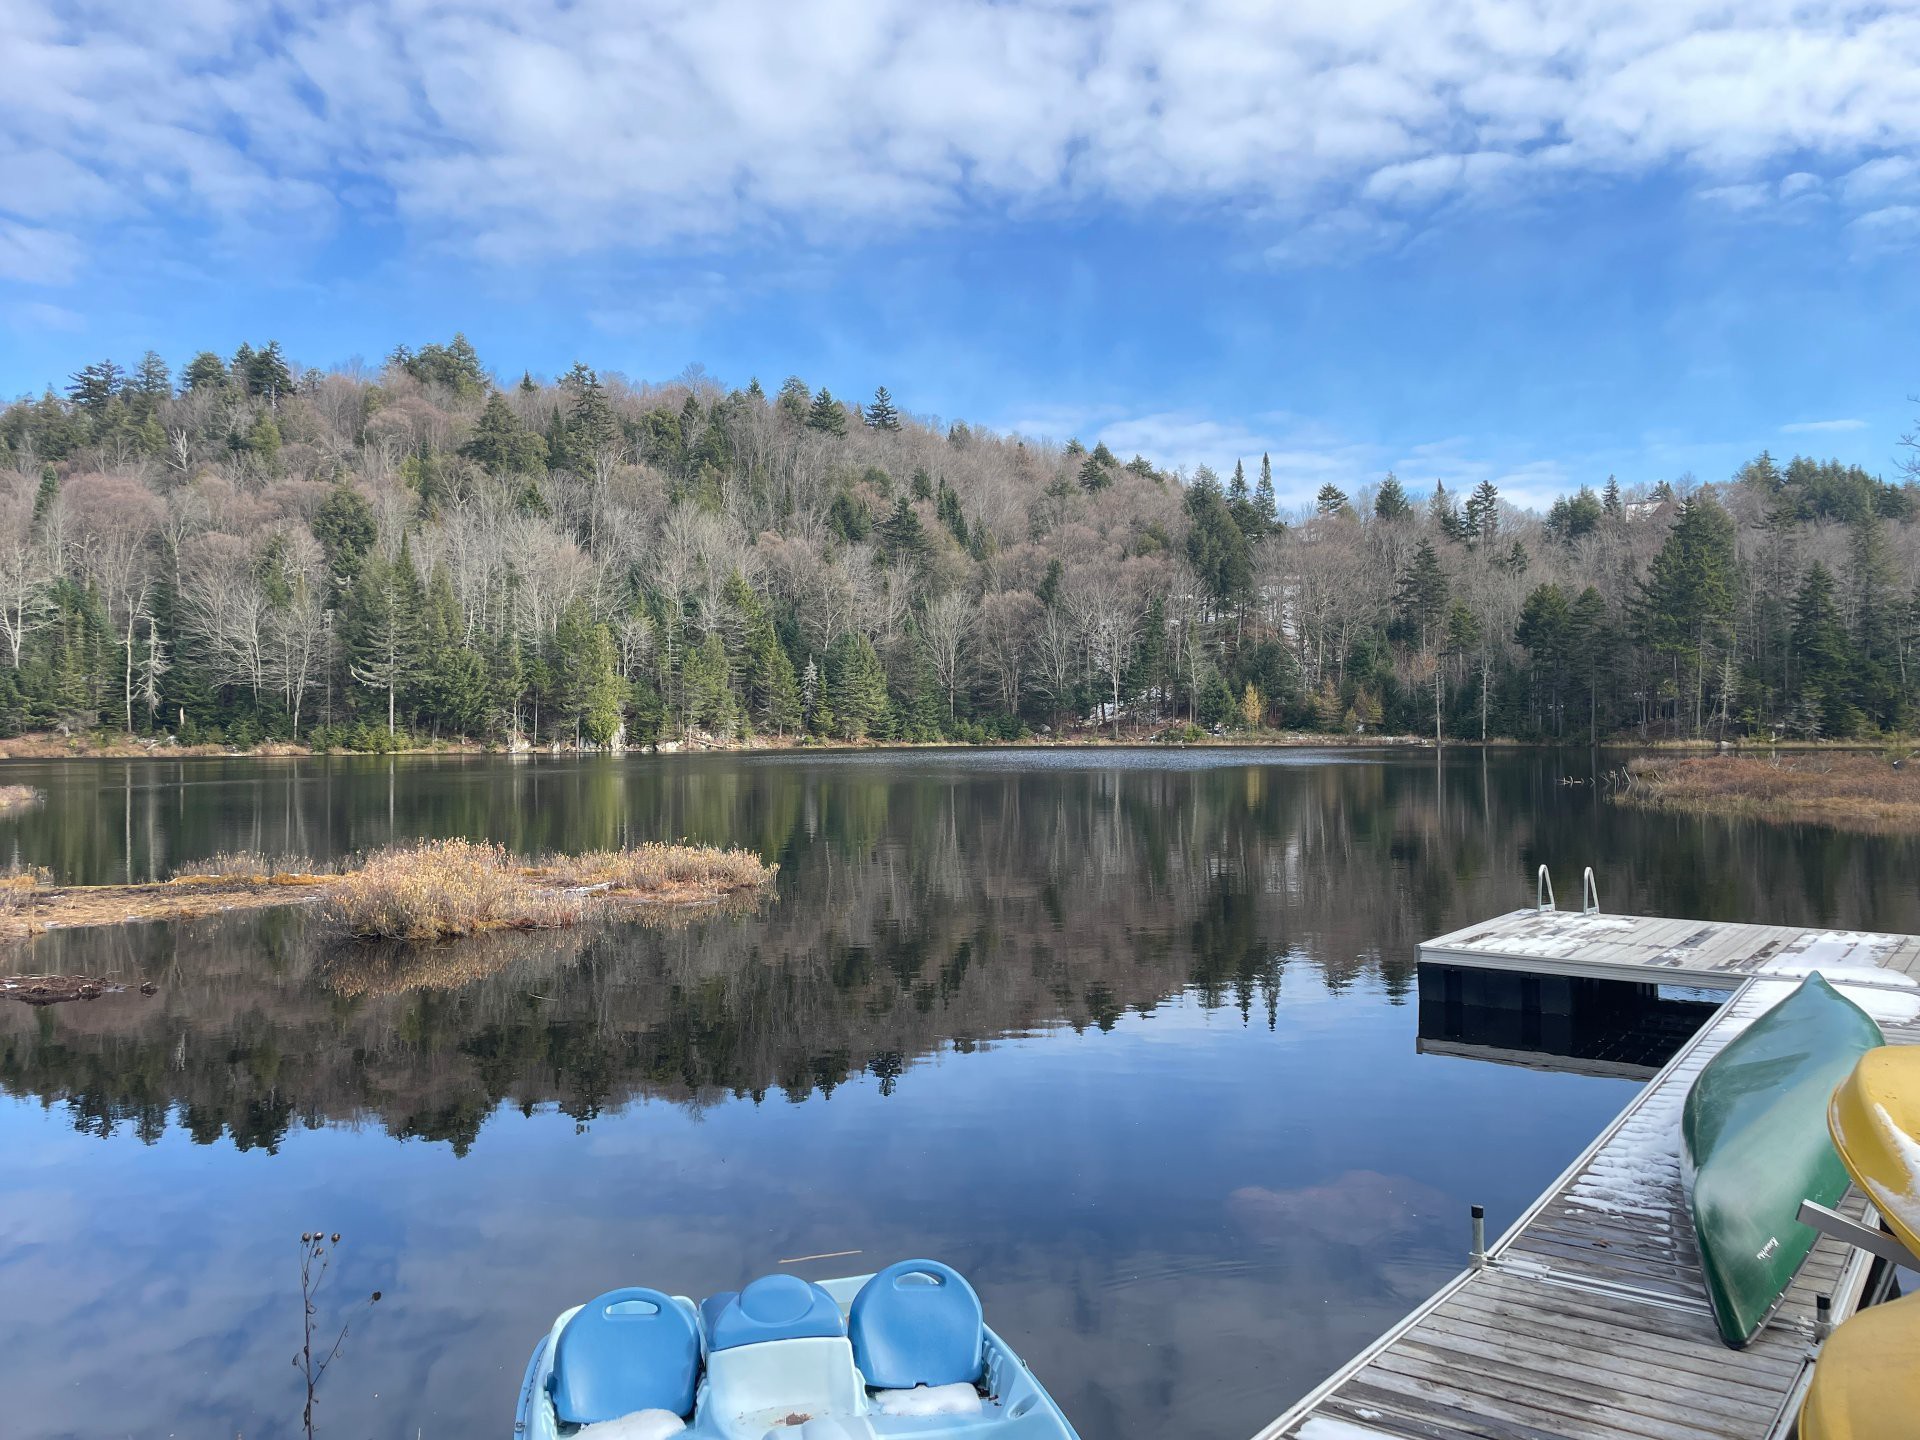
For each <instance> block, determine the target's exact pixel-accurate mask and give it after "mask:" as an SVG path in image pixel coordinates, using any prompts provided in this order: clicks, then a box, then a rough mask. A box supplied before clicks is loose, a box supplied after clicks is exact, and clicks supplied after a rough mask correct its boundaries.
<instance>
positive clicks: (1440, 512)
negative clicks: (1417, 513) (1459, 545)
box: [1427, 480, 1466, 540]
mask: <svg viewBox="0 0 1920 1440" xmlns="http://www.w3.org/2000/svg"><path fill="white" fill-rule="evenodd" d="M1427 518H1428V519H1429V520H1431V521H1432V522H1433V524H1434V528H1435V529H1437V530H1438V531H1439V532H1440V533H1441V534H1442V535H1444V536H1445V537H1446V538H1447V539H1449V540H1460V539H1462V538H1464V536H1465V534H1466V522H1465V521H1463V520H1462V519H1461V518H1460V507H1459V506H1457V505H1455V504H1454V503H1453V497H1452V496H1451V495H1449V494H1447V487H1446V485H1445V484H1444V483H1443V482H1442V481H1439V480H1436V481H1434V482H1433V498H1432V499H1431V500H1429V501H1428V502H1427Z"/></svg>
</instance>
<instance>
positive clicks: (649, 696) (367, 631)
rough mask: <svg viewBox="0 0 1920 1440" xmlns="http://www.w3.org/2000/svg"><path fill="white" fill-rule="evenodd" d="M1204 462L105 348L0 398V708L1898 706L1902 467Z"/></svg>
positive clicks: (935, 427) (722, 713) (725, 394)
mask: <svg viewBox="0 0 1920 1440" xmlns="http://www.w3.org/2000/svg"><path fill="white" fill-rule="evenodd" d="M1221 462H1222V467H1223V469H1224V468H1225V467H1226V466H1228V465H1230V466H1231V470H1230V472H1229V474H1230V478H1227V479H1224V480H1223V479H1221V478H1220V477H1219V476H1217V475H1215V474H1214V473H1213V472H1212V471H1209V470H1202V471H1200V472H1199V473H1198V474H1196V475H1194V476H1191V477H1182V476H1176V475H1169V474H1165V473H1162V472H1160V471H1157V470H1156V469H1155V468H1154V467H1153V466H1152V465H1150V464H1148V463H1147V462H1146V461H1144V460H1142V459H1139V458H1138V457H1135V458H1133V459H1131V460H1124V461H1123V460H1122V459H1121V458H1120V457H1119V456H1116V455H1113V454H1111V453H1109V452H1108V450H1107V449H1106V447H1105V446H1103V445H1096V446H1095V447H1094V448H1093V449H1092V450H1091V451H1088V450H1086V449H1084V448H1083V447H1082V446H1081V445H1079V444H1078V443H1076V442H1070V443H1069V444H1067V445H1066V446H1065V447H1064V448H1061V447H1058V446H1055V445H1052V444H1042V443H1036V442H1033V441H1027V440H1022V439H1020V438H1017V437H1010V436H1000V435H995V434H991V433H988V432H985V431H982V430H976V429H972V428H970V427H968V426H967V425H965V424H961V423H955V424H951V425H944V424H927V423H922V422H919V421H917V420H915V419H913V418H910V417H909V416H907V415H905V414H904V413H902V412H901V411H900V410H899V409H898V408H897V406H896V405H895V403H894V401H893V400H892V398H891V397H890V396H889V395H888V393H887V391H886V390H885V389H884V388H883V389H880V390H877V391H876V392H875V393H874V395H873V397H872V400H871V401H870V402H869V403H867V404H865V405H854V404H848V403H845V402H843V401H841V400H840V399H838V398H836V397H834V396H833V395H832V394H830V393H829V392H828V391H827V390H826V389H824V388H822V389H820V390H819V391H817V392H815V391H812V390H810V389H809V388H808V386H807V385H806V384H805V383H803V382H802V381H800V380H798V379H789V380H788V381H786V382H785V383H784V384H783V385H781V386H780V387H779V389H778V391H777V392H776V393H774V394H771V395H769V394H767V393H765V392H764V391H763V390H762V388H761V387H760V385H759V384H758V383H757V382H756V383H754V384H751V385H749V386H748V387H747V388H746V389H744V390H728V389H726V388H724V387H723V386H721V385H719V384H717V383H715V382H713V381H712V380H711V379H709V378H707V377H706V376H704V375H703V374H701V373H699V372H697V371H696V372H692V373H690V374H689V375H688V376H686V377H683V378H682V379H681V380H679V381H676V382H673V383H670V384H663V385H643V384H635V383H630V382H627V381H624V380H620V379H617V378H614V377H602V376H599V375H597V374H596V373H595V372H594V371H592V370H590V369H588V368H587V367H585V366H584V365H580V366H576V367H575V368H574V369H573V370H572V371H570V372H569V373H568V374H567V375H565V376H564V377H562V378H561V379H560V380H559V381H557V382H555V383H551V384H547V383H541V382H538V381H536V380H534V379H533V378H532V377H531V376H523V377H522V378H520V379H519V380H518V381H508V382H506V383H504V384H503V383H500V382H498V381H496V379H495V378H494V377H493V376H492V375H490V374H489V373H488V371H487V370H486V369H485V368H484V367H483V366H482V364H481V361H480V358H479V357H478V356H477V355H476V354H475V353H474V351H473V349H472V348H471V347H470V346H469V345H468V344H467V342H466V341H465V340H464V339H463V338H462V337H459V336H456V337H455V338H454V339H453V341H452V342H451V343H449V344H446V345H438V344H433V345H425V346H422V347H421V348H420V349H418V350H408V349H402V350H399V351H396V352H395V353H394V355H393V356H392V357H390V359H389V360H388V361H387V363H386V364H385V365H384V366H383V367H382V368H381V369H380V370H378V371H377V372H372V371H367V370H364V369H361V368H358V367H351V368H347V369H342V370H331V371H327V370H305V371H302V370H300V369H298V368H297V367H295V366H294V365H293V364H292V363H291V362H289V360H288V359H287V358H286V357H285V356H284V355H283V354H282V353H281V350H280V347H279V346H278V345H276V344H268V345H266V346H265V347H263V348H260V349H254V348H252V347H251V346H242V347H241V349H240V351H239V353H237V354H235V355H234V356H232V357H231V358H230V359H223V358H222V357H220V356H218V355H214V354H212V353H203V354H200V355H198V356H195V357H193V359H192V360H191V361H190V362H189V363H188V364H187V365H186V366H185V368H184V370H183V371H182V373H181V374H180V375H179V376H178V377H177V383H176V377H174V376H173V375H172V373H171V372H170V370H169V367H168V365H167V364H166V363H165V362H164V361H163V360H162V359H161V358H160V357H159V356H157V355H154V354H152V353H149V354H148V355H146V356H145V357H144V358H143V359H142V360H141V361H140V362H139V363H138V365H137V366H135V367H134V368H133V369H132V370H131V371H127V370H123V369H122V368H121V367H120V366H119V365H118V364H115V363H113V362H109V361H102V362H100V363H97V364H94V365H90V366H88V367H87V368H86V369H84V370H82V371H80V372H79V373H78V374H76V375H74V376H73V377H72V379H71V383H70V384H69V385H68V386H67V387H66V390H65V393H64V394H57V393H55V392H53V391H51V390H49V391H48V392H47V393H46V394H44V395H43V396H41V397H40V398H38V399H33V398H31V397H29V398H25V399H22V400H20V401H18V402H16V403H15V404H13V405H12V406H10V407H9V408H8V409H7V410H6V411H5V412H4V413H0V729H4V731H5V732H7V733H19V732H21V731H23V730H29V729H41V728H59V729H63V730H67V731H91V730H96V729H115V730H128V731H133V732H138V733H142V734H147V733H163V732H170V733H173V734H176V735H178V736H179V737H180V738H181V739H183V740H225V741H227V742H229V743H238V744H245V743H251V742H255V741H259V740H262V739H268V738H289V739H292V738H298V739H302V740H310V741H314V742H317V743H320V744H326V745H349V746H353V747H356V748H384V747H386V746H389V745H398V744H411V743H416V742H417V741H419V740H421V739H427V738H454V737H466V738H469V739H473V740H483V741H488V742H495V743H519V742H531V743H537V744H549V743H562V744H575V743H579V744H589V745H605V744H610V743H627V744H637V743H645V742H648V741H653V740H658V739H670V738H678V737H682V736H688V735H695V734H699V735H705V736H712V737H735V736H747V735H761V736H795V735H802V734H811V735H819V736H828V737H836V738H842V739H862V738H900V739H914V740H925V739H937V738H941V737H948V738H954V739H966V740H976V741H978V740H986V739H993V738H1013V737H1016V736H1018V735H1020V734H1022V733H1024V732H1027V731H1032V730H1038V729H1040V728H1041V727H1046V728H1047V729H1049V730H1056V731H1057V730H1059V729H1061V728H1063V727H1076V726H1084V725H1097V726H1102V727H1111V728H1112V729H1113V730H1114V731H1116V732H1119V733H1135V734H1139V733H1159V732H1161V731H1163V730H1165V729H1166V728H1167V727H1178V726H1184V725H1187V724H1198V725H1200V726H1204V727H1208V728H1223V729H1233V728H1242V727H1271V726H1287V727H1296V728H1307V729H1321V730H1328V731H1335V730H1340V731H1350V730H1355V729H1361V728H1364V729H1366V730H1368V731H1373V730H1377V729H1386V730H1395V731H1412V732H1417V733H1428V734H1431V733H1432V732H1433V731H1434V729H1435V728H1436V726H1438V727H1439V728H1440V729H1441V730H1442V732H1443V733H1445V734H1446V735H1449V736H1455V737H1471V738H1479V737H1482V736H1518V737H1528V738H1531V737H1544V738H1555V739H1585V738H1587V737H1588V736H1590V735H1605V734H1607V733H1610V732H1617V731H1622V730H1632V731H1633V732H1635V733H1640V734H1647V735H1652V734H1702V733H1706V734H1713V735H1730V734H1736V733H1742V732H1761V733H1780V734H1787V735H1793V736H1807V737H1812V736H1853V735H1863V734H1869V733H1873V732H1876V731H1885V730H1892V729H1897V728H1900V727H1902V726H1904V725H1906V724H1907V723H1909V721H1910V719H1911V718H1912V716H1913V713H1914V706H1915V702H1916V700H1920V673H1916V667H1917V662H1920V655H1916V644H1917V643H1920V491H1917V490H1916V486H1915V478H1916V477H1915V476H1914V475H1912V474H1909V475H1908V476H1907V477H1906V478H1905V483H1889V482H1888V481H1885V480H1882V479H1880V478H1878V477H1876V476H1874V475H1872V474H1869V473H1868V472H1866V471H1865V470H1862V469H1860V468H1859V467H1857V466H1852V465H1846V464H1842V463H1840V462H1837V461H1828V462H1824V463H1821V462H1816V461H1813V460H1809V459H1794V460H1792V461H1790V462H1787V463H1784V464H1783V463H1778V462H1776V461H1775V460H1774V459H1773V458H1772V457H1771V456H1769V455H1766V454H1762V455H1761V456H1760V457H1759V458H1757V459H1756V460H1754V461H1753V462H1752V463H1750V464H1749V465H1747V466H1746V467H1744V468H1743V469H1742V470H1741V472H1740V473H1739V474H1738V475H1737V476H1733V477H1728V478H1727V479H1726V480H1725V481H1724V483H1714V484H1709V485H1702V486H1694V485H1692V484H1691V483H1682V484H1681V485H1680V486H1678V487H1677V488H1675V487H1671V486H1668V485H1666V484H1664V483H1663V484H1656V485H1653V486H1651V487H1648V486H1641V485H1628V486H1622V485H1620V484H1619V483H1617V482H1615V481H1614V480H1613V479H1611V478H1607V479H1606V480H1605V481H1604V483H1603V484H1600V485H1597V486H1595V487H1592V488H1582V489H1581V490H1580V491H1579V492H1578V493H1577V494H1573V495H1569V496H1565V497H1563V498H1561V499H1560V500H1558V501H1556V502H1555V503H1554V505H1553V506H1552V508H1551V509H1550V510H1549V511H1548V513H1547V514H1546V515H1544V516H1538V515H1534V514H1530V513H1527V512H1524V511H1520V510H1517V509H1515V508H1513V507H1512V506H1510V505H1508V504H1506V503H1504V502H1503V501H1502V499H1501V497H1500V496H1499V494H1498V492H1497V490H1496V488H1495V487H1494V486H1493V485H1492V484H1491V483H1483V484H1482V485H1481V486H1480V487H1479V488H1478V489H1476V490H1474V491H1473V492H1472V493H1470V494H1466V495H1453V494H1450V493H1449V492H1447V491H1446V490H1445V488H1444V487H1442V486H1438V485H1436V486H1434V487H1432V488H1431V490H1429V489H1428V487H1427V486H1426V485H1425V484H1417V485H1416V483H1415V482H1414V480H1413V479H1412V477H1409V479H1408V481H1406V482H1404V483H1403V482H1402V481H1401V480H1399V479H1397V478H1396V477H1394V476H1393V475H1387V476H1385V477H1384V478H1383V479H1382V480H1381V481H1380V483H1379V484H1377V485H1374V486H1369V487H1367V488H1366V489H1364V490H1362V491H1360V492H1359V493H1356V494H1353V495H1347V494H1343V493H1341V492H1340V491H1338V490H1337V489H1335V488H1334V487H1331V486H1329V487H1327V488H1325V489H1323V490H1322V491H1321V493H1320V495H1319V497H1318V503H1317V505H1316V506H1315V507H1314V509H1313V510H1312V511H1311V512H1310V513H1307V514H1303V515H1298V516H1284V515H1282V514H1280V513H1279V511H1278V510H1277V508H1276V505H1275V500H1274V488H1273V481H1272V477H1271V475H1270V473H1269V470H1268V467H1267V464H1266V462H1265V460H1264V459H1263V458H1257V457H1245V458H1244V459H1236V458H1234V457H1230V456H1223V457H1221Z"/></svg>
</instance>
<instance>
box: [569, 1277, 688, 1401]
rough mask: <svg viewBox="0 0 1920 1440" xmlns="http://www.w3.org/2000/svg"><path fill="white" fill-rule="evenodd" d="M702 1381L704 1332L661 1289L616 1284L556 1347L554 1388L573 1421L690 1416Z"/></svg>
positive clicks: (584, 1310)
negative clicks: (650, 1413)
mask: <svg viewBox="0 0 1920 1440" xmlns="http://www.w3.org/2000/svg"><path fill="white" fill-rule="evenodd" d="M699 1379H700V1330H699V1326H698V1325H697V1324H696V1323H695V1322H694V1317H693V1316H692V1315H691V1314H689V1313H688V1312H687V1310H686V1308H685V1307H684V1306H683V1305H681V1304H680V1303H679V1302H677V1301H676V1300H674V1299H673V1297H672V1296H669V1295H663V1294H662V1293H661V1292H660V1291H658V1290H645V1289H641V1288H639V1287H630V1288H627V1289H624V1290H609V1291H608V1292H607V1293H606V1294H604V1295H601V1296H599V1297H597V1298H596V1299H593V1300H590V1301H588V1302H587V1303H586V1304H585V1305H583V1306H581V1307H580V1310H579V1313H577V1314H576V1315H575V1316H574V1317H573V1318H572V1319H571V1320H569V1321H568V1322H567V1323H566V1326H565V1328H564V1329H562V1330H561V1332H560V1338H559V1340H558V1341H556V1342H555V1344H554V1349H553V1373H552V1376H551V1378H550V1379H549V1380H548V1382H547V1383H548V1388H549V1391H550V1393H551V1395H552V1397H553V1411H554V1414H555V1416H556V1417H558V1418H559V1420H560V1421H561V1423H563V1424H566V1425H593V1424H598V1423H600V1422H601V1421H606V1420H617V1419H619V1418H620V1417H621V1416H623V1415H631V1414H632V1413H634V1412H635V1411H636V1410H667V1411H671V1412H672V1413H673V1414H675V1415H679V1416H682V1417H684V1416H686V1415H688V1414H691V1413H692V1411H693V1397H694V1390H695V1387H696V1385H697V1384H698V1383H699Z"/></svg>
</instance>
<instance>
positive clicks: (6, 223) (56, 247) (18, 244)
mask: <svg viewBox="0 0 1920 1440" xmlns="http://www.w3.org/2000/svg"><path fill="white" fill-rule="evenodd" d="M78 253H79V247H78V245H77V243H76V242H75V240H74V238H73V236H71V235H68V234H66V233H64V232H63V231H59V230H48V229H45V228H43V227H41V226H38V225H22V224H19V223H18V222H16V221H12V220H9V219H7V218H6V217H5V216H4V215H0V279H6V280H24V281H26V282H27V283H29V284H33V285H58V284H61V283H63V282H65V281H67V280H69V279H71V278H72V277H73V272H74V266H75V263H76V260H77V257H78Z"/></svg>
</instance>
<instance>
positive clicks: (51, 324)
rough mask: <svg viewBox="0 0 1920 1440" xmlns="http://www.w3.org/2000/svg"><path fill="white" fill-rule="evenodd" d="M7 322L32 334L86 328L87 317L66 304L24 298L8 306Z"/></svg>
mask: <svg viewBox="0 0 1920 1440" xmlns="http://www.w3.org/2000/svg"><path fill="white" fill-rule="evenodd" d="M6 317H7V324H8V325H9V326H11V327H12V328H13V329H15V330H20V331H25V332H26V333H28V334H32V333H34V332H35V331H45V330H67V331H71V330H84V329H86V326H87V322H86V317H85V316H83V315H81V314H79V313H78V312H77V311H73V310H69V309H67V308H66V307H65V306H64V305H49V304H48V303H47V302H46V301H44V300H23V301H21V302H19V303H18V304H14V305H9V306H7V307H6Z"/></svg>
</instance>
